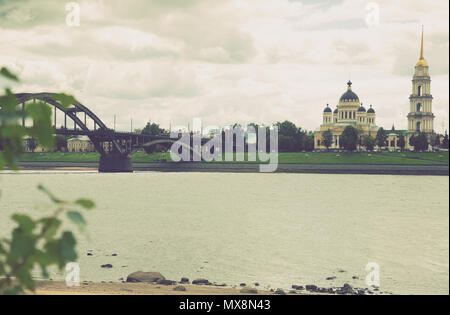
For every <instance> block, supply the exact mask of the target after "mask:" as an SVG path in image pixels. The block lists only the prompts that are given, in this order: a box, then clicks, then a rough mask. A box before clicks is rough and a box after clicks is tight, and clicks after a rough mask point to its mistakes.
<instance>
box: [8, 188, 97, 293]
mask: <svg viewBox="0 0 450 315" xmlns="http://www.w3.org/2000/svg"><path fill="white" fill-rule="evenodd" d="M41 190H42V191H44V192H46V190H45V189H44V188H43V187H41ZM47 195H48V196H49V198H50V200H51V201H52V202H53V208H54V209H53V214H52V215H50V216H47V217H43V218H39V219H32V218H31V217H29V216H27V215H24V214H14V215H13V216H12V220H13V221H14V222H15V224H16V227H15V228H14V230H13V231H12V234H11V237H10V238H5V239H2V240H0V293H3V294H11V293H24V292H26V290H31V291H32V290H34V289H35V287H36V283H35V281H34V280H33V278H32V270H33V269H34V267H35V266H38V267H40V270H41V274H42V277H43V278H48V268H49V267H50V266H52V265H54V266H57V267H58V268H59V269H60V270H63V268H64V267H65V265H66V264H67V263H69V262H73V261H76V259H77V253H76V251H75V246H76V243H77V242H76V239H75V237H74V236H73V234H72V232H70V231H63V232H61V231H60V228H61V226H62V221H61V219H60V217H61V215H62V214H63V213H65V214H66V215H67V217H68V218H69V219H70V221H72V222H73V223H74V224H76V225H77V226H78V228H79V229H80V230H81V231H84V229H85V226H86V221H85V219H84V218H83V216H82V214H81V213H80V212H79V210H80V209H87V210H88V209H92V207H93V204H92V202H90V203H86V202H78V201H75V202H66V201H62V200H59V199H57V198H55V197H54V196H52V195H51V194H49V193H48V194H47Z"/></svg>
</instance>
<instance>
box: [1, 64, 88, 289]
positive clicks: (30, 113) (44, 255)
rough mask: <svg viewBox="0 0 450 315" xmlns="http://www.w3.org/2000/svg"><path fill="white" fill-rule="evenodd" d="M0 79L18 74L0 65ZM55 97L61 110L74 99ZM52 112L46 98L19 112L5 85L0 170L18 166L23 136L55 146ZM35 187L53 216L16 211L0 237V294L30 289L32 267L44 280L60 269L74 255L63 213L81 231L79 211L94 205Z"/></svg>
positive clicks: (12, 77) (13, 97)
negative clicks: (8, 230)
mask: <svg viewBox="0 0 450 315" xmlns="http://www.w3.org/2000/svg"><path fill="white" fill-rule="evenodd" d="M0 77H3V78H6V79H7V80H11V81H13V82H19V78H18V77H17V76H16V75H14V74H12V73H11V72H10V71H9V70H8V69H6V68H1V69H0ZM55 99H56V100H57V101H59V103H60V105H61V106H62V107H63V108H68V107H69V106H70V105H71V104H73V103H74V102H76V100H75V99H74V98H73V97H72V96H70V95H66V94H58V95H57V96H56V98H55ZM51 114H52V111H51V108H50V106H48V105H47V104H46V103H45V102H33V103H32V104H27V106H26V107H25V110H22V109H21V108H20V107H19V104H18V101H17V99H16V97H15V96H14V94H13V93H12V92H11V90H10V89H9V88H5V91H4V94H3V95H0V171H1V170H2V169H3V168H4V167H5V166H6V167H9V168H11V169H17V165H16V160H17V158H18V157H19V155H20V154H21V153H22V146H23V143H24V141H25V140H26V139H27V137H29V139H30V138H31V139H33V140H34V141H37V142H38V143H39V144H40V145H41V146H43V147H46V148H53V146H54V142H55V137H54V135H53V127H52V125H51ZM24 119H31V120H33V126H31V127H26V126H23V125H22V124H21V123H20V122H21V121H22V120H24ZM38 189H39V190H41V191H42V192H43V193H45V194H46V195H47V196H48V197H49V198H50V200H51V202H52V204H53V209H51V210H52V213H53V214H52V215H50V216H47V217H42V218H38V219H32V218H31V217H29V216H27V215H24V214H18V213H15V214H13V215H12V220H13V221H14V222H15V223H16V225H17V226H16V227H15V228H14V230H13V231H12V233H11V237H10V238H4V239H0V294H2V293H3V294H20V293H25V292H26V291H27V290H31V291H34V290H35V288H36V282H35V281H34V279H33V277H32V271H33V269H34V268H35V267H40V269H41V272H42V277H43V278H48V277H49V274H48V268H49V267H51V266H56V267H58V268H59V269H60V270H62V269H63V268H64V267H65V265H66V264H67V263H69V262H73V261H75V260H76V259H77V253H76V251H75V246H76V243H77V242H76V239H75V237H74V235H73V234H72V232H70V231H61V226H62V223H63V222H62V219H61V216H63V215H64V214H65V215H66V216H67V218H68V219H69V220H70V221H72V222H73V223H75V224H76V225H77V226H78V228H79V229H80V231H81V232H83V231H85V227H86V221H85V219H84V217H83V216H82V214H81V213H80V212H79V210H80V209H87V210H90V209H93V208H94V207H95V204H94V203H93V202H92V201H90V200H88V199H78V200H76V201H75V202H67V201H63V200H60V199H59V198H57V197H55V196H54V195H53V194H52V193H51V192H50V191H48V190H47V189H46V188H44V187H43V186H39V187H38Z"/></svg>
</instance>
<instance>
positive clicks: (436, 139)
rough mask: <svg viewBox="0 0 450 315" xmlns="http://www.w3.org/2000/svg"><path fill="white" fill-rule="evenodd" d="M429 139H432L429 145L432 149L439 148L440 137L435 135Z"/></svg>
mask: <svg viewBox="0 0 450 315" xmlns="http://www.w3.org/2000/svg"><path fill="white" fill-rule="evenodd" d="M431 139H432V143H431V145H432V146H433V149H436V148H440V147H441V135H438V134H436V135H434V136H433V137H432V138H431Z"/></svg>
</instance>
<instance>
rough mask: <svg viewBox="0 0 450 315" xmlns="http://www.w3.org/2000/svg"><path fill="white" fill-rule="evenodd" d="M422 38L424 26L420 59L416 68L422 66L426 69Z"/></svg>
mask: <svg viewBox="0 0 450 315" xmlns="http://www.w3.org/2000/svg"><path fill="white" fill-rule="evenodd" d="M423 38H424V26H423V25H422V41H421V43H420V59H419V61H417V64H416V67H418V66H422V67H428V63H427V61H426V60H425V57H424V56H423Z"/></svg>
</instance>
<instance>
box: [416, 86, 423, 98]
mask: <svg viewBox="0 0 450 315" xmlns="http://www.w3.org/2000/svg"><path fill="white" fill-rule="evenodd" d="M417 95H419V96H422V86H421V85H419V87H418V88H417Z"/></svg>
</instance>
